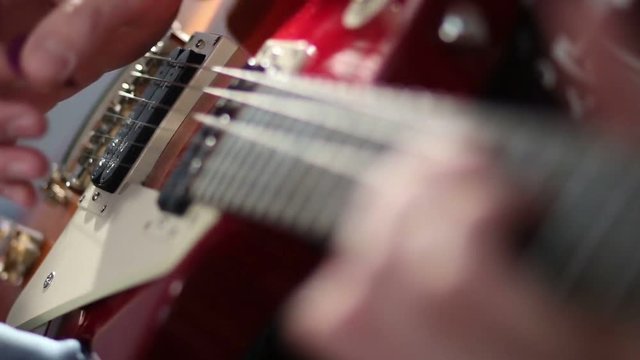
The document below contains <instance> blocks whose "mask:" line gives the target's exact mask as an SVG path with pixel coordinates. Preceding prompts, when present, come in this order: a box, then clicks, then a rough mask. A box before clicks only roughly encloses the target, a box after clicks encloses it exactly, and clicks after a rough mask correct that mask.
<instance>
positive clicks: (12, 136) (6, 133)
mask: <svg viewBox="0 0 640 360" xmlns="http://www.w3.org/2000/svg"><path fill="white" fill-rule="evenodd" d="M45 131H46V120H45V118H44V115H42V113H40V112H39V111H37V110H36V109H34V108H33V107H31V106H28V105H25V104H22V103H15V102H6V101H4V102H3V101H0V143H7V142H11V141H15V140H17V139H19V138H32V137H38V136H41V135H42V134H44V132H45Z"/></svg>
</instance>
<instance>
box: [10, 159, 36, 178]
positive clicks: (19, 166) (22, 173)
mask: <svg viewBox="0 0 640 360" xmlns="http://www.w3.org/2000/svg"><path fill="white" fill-rule="evenodd" d="M7 173H8V174H7V175H9V176H10V177H12V178H31V177H33V176H34V175H35V174H34V173H35V171H34V168H33V166H32V164H31V163H29V162H12V163H11V164H9V165H8V166H7Z"/></svg>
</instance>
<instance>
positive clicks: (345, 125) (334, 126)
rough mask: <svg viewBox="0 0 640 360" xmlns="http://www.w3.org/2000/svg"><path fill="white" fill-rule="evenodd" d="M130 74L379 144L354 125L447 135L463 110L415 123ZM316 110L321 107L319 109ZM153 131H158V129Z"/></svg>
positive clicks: (456, 128) (457, 127) (381, 138)
mask: <svg viewBox="0 0 640 360" xmlns="http://www.w3.org/2000/svg"><path fill="white" fill-rule="evenodd" d="M131 75H132V76H134V77H141V78H144V79H147V80H152V81H158V82H163V83H166V84H168V85H172V86H178V87H183V88H185V89H192V90H194V91H198V92H200V93H203V94H208V95H211V96H216V97H221V98H225V99H227V100H231V101H234V102H237V103H241V104H245V105H248V106H250V107H254V108H258V109H261V110H264V111H267V112H271V113H276V114H278V115H282V116H286V117H288V118H290V119H293V120H296V121H299V122H305V123H308V124H310V125H313V126H318V127H323V128H326V129H329V130H332V131H336V132H340V133H343V134H346V135H350V136H353V137H356V138H361V139H364V140H367V141H370V142H373V143H378V144H379V145H389V144H388V142H387V141H386V137H385V136H384V132H379V133H378V134H377V135H374V134H373V133H372V132H371V129H372V128H374V127H372V126H371V124H370V123H368V124H367V126H368V128H367V129H366V130H367V131H364V130H365V128H362V127H360V131H359V132H356V131H354V125H356V126H357V125H360V126H361V125H362V124H359V121H361V120H362V118H363V117H364V116H366V118H367V120H370V121H376V122H377V125H378V126H396V125H401V126H403V127H404V128H405V130H407V131H409V130H411V131H414V130H419V129H420V128H424V127H429V130H428V131H429V132H430V133H433V132H434V131H438V132H443V133H451V132H454V133H455V132H458V133H459V130H460V128H461V125H462V124H461V122H460V121H453V120H454V119H453V118H454V117H455V116H454V115H455V114H456V113H459V112H462V111H464V110H461V109H455V108H454V107H447V106H445V105H444V104H441V106H429V107H428V110H427V109H425V110H423V113H424V111H429V112H430V113H433V112H434V111H437V110H440V111H439V112H440V113H443V111H442V110H445V111H444V114H446V116H445V117H446V118H447V122H444V121H440V120H439V119H430V120H429V121H418V120H416V119H413V120H408V119H407V118H403V117H400V116H399V115H400V112H399V111H397V110H396V109H395V108H394V110H393V114H395V115H396V117H392V116H389V115H387V114H380V113H379V112H378V111H368V112H362V111H359V110H358V109H351V108H344V107H336V106H333V105H331V104H323V103H317V102H315V101H314V100H313V99H311V100H306V99H305V100H303V99H294V98H290V97H286V96H277V95H270V94H264V93H260V92H249V91H239V90H231V89H228V88H223V87H211V86H206V87H197V86H191V85H188V84H183V83H179V82H173V81H169V80H164V79H161V78H156V77H153V76H148V75H144V74H140V73H139V72H136V71H133V72H131ZM119 95H121V96H123V97H126V98H128V99H130V100H134V101H141V102H145V103H147V104H150V105H152V106H157V107H159V108H162V109H166V110H168V111H170V109H171V107H168V106H164V105H162V104H159V103H157V102H154V101H151V100H146V99H143V98H140V97H137V96H134V95H131V94H128V93H125V92H121V93H119ZM267 97H268V98H269V99H268V100H271V102H273V103H275V101H278V102H289V103H290V104H291V103H292V102H293V103H295V104H297V105H300V104H302V105H303V106H299V107H297V108H298V109H300V108H304V109H305V110H306V112H307V116H301V115H300V113H297V114H296V111H295V109H296V108H295V107H292V106H273V104H270V102H269V101H265V98H267ZM421 100H422V99H421ZM425 100H430V99H425ZM445 101H447V100H445ZM429 102H430V103H432V101H429ZM447 102H448V103H450V102H451V101H450V100H448V101H447ZM279 105H280V104H279ZM305 106H306V107H305ZM310 106H315V109H314V110H316V111H317V110H322V111H325V112H326V111H333V112H340V113H342V116H340V117H339V119H336V118H334V117H331V116H323V119H319V118H317V116H315V117H314V116H309V114H312V113H313V111H309V107H310ZM320 107H322V109H321V108H320ZM388 109H389V107H387V112H389V110H388ZM180 115H185V114H184V113H181V114H180ZM186 115H188V114H186ZM357 115H360V116H359V117H358V116H357ZM350 116H355V117H357V118H356V119H354V118H352V117H351V118H350ZM464 126H465V127H466V126H467V125H466V124H465V125H464ZM151 127H153V126H151ZM156 128H161V126H159V127H156ZM396 128H397V127H396Z"/></svg>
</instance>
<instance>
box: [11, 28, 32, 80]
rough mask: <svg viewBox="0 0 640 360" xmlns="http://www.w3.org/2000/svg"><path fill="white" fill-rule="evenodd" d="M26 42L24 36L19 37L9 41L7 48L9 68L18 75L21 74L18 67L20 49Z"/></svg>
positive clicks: (20, 69)
mask: <svg viewBox="0 0 640 360" xmlns="http://www.w3.org/2000/svg"><path fill="white" fill-rule="evenodd" d="M26 42H27V37H26V36H25V35H21V36H17V37H15V38H13V40H11V41H9V44H8V46H7V57H8V59H9V65H10V66H11V69H12V70H13V71H14V72H15V73H16V74H19V75H20V74H22V68H21V67H20V54H21V53H22V48H23V47H24V44H25V43H26Z"/></svg>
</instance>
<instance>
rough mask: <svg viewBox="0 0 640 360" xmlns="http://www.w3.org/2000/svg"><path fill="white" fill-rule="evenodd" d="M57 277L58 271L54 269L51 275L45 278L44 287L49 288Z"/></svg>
mask: <svg viewBox="0 0 640 360" xmlns="http://www.w3.org/2000/svg"><path fill="white" fill-rule="evenodd" d="M55 278H56V272H55V271H52V272H50V273H49V275H47V277H46V278H45V279H44V283H43V284H42V288H43V289H45V290H46V289H48V288H49V287H50V286H51V284H53V279H55Z"/></svg>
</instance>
